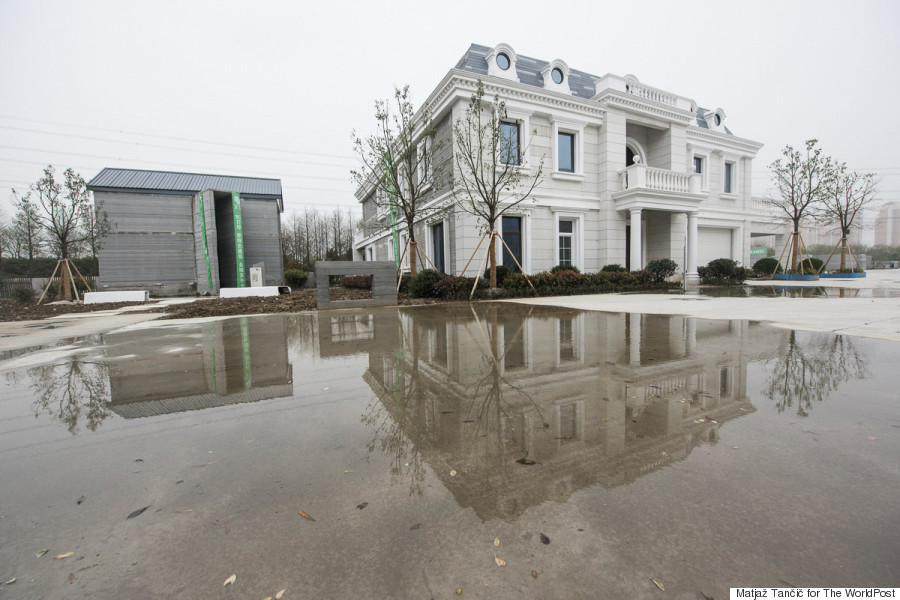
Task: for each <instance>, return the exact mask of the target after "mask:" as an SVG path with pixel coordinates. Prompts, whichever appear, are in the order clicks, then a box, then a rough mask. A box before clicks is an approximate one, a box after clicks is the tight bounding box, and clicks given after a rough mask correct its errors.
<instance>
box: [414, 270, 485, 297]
mask: <svg viewBox="0 0 900 600" xmlns="http://www.w3.org/2000/svg"><path fill="white" fill-rule="evenodd" d="M442 277H443V275H442V274H441V273H440V272H439V271H435V270H434V269H425V270H423V271H419V272H418V273H417V274H416V276H415V277H413V278H412V279H411V280H410V281H409V297H410V298H434V284H436V283H437V282H438V281H440V280H441V278H442ZM498 279H499V277H498Z"/></svg>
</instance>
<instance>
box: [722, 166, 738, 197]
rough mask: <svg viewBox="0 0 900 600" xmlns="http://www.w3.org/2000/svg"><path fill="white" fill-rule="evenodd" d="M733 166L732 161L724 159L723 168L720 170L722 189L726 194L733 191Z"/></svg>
mask: <svg viewBox="0 0 900 600" xmlns="http://www.w3.org/2000/svg"><path fill="white" fill-rule="evenodd" d="M735 171H736V169H735V167H734V163H733V162H729V161H725V169H724V171H723V172H722V180H723V182H724V183H723V188H722V191H723V192H725V193H726V194H733V193H735V192H734V190H735V185H734V183H735V182H734V176H735Z"/></svg>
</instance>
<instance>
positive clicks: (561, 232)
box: [554, 213, 582, 268]
mask: <svg viewBox="0 0 900 600" xmlns="http://www.w3.org/2000/svg"><path fill="white" fill-rule="evenodd" d="M554 221H555V224H554V227H555V231H556V236H555V237H556V244H555V246H556V248H555V251H556V257H555V258H556V264H558V265H567V266H574V267H578V268H581V267H582V265H581V251H582V249H581V244H582V219H581V215H580V214H578V213H556V214H555V218H554Z"/></svg>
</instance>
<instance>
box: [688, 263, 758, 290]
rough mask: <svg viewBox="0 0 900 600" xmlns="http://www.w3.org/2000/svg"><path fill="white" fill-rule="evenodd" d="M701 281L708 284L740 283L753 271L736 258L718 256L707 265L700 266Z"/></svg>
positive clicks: (698, 271) (698, 270)
mask: <svg viewBox="0 0 900 600" xmlns="http://www.w3.org/2000/svg"><path fill="white" fill-rule="evenodd" d="M697 273H698V274H699V275H700V283H705V284H708V285H740V284H742V283H744V281H745V280H746V279H747V277H748V276H749V275H750V274H751V273H752V272H751V271H750V269H744V268H743V267H740V266H739V265H738V263H737V261H736V260H732V259H730V258H717V259H715V260H711V261H709V264H708V265H706V266H705V267H699V268H698V269H697Z"/></svg>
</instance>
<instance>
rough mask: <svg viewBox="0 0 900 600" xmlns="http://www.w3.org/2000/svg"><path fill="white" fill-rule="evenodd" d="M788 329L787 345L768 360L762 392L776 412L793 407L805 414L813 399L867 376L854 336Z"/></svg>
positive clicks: (818, 398) (823, 396)
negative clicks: (808, 333)
mask: <svg viewBox="0 0 900 600" xmlns="http://www.w3.org/2000/svg"><path fill="white" fill-rule="evenodd" d="M801 337H802V338H806V339H798V334H797V332H796V331H791V332H790V334H789V336H788V339H787V348H786V349H785V351H784V352H783V353H781V354H780V355H779V358H777V359H774V360H771V361H769V362H768V363H767V369H768V370H769V373H770V374H769V377H768V379H767V380H766V386H765V388H764V390H763V393H764V394H765V395H766V397H768V398H770V399H771V400H774V401H775V407H776V408H777V409H778V412H784V411H786V410H787V409H788V408H793V407H796V409H797V415H798V416H801V417H806V416H808V415H809V411H810V410H811V409H812V407H813V405H814V404H815V403H816V402H822V401H823V400H824V399H825V398H827V397H828V396H829V395H830V394H831V392H834V391H836V390H837V389H838V386H839V385H840V384H842V383H845V382H847V381H849V380H850V379H862V378H863V377H865V376H866V360H865V356H864V354H863V353H862V351H861V350H859V349H858V348H857V347H856V346H855V345H854V343H853V340H852V339H851V338H849V337H847V336H843V335H831V334H824V335H810V336H808V337H807V336H806V335H802V334H801Z"/></svg>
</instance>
